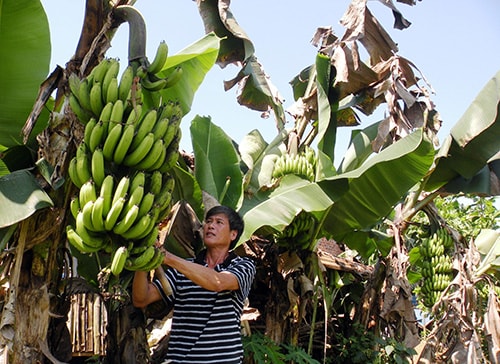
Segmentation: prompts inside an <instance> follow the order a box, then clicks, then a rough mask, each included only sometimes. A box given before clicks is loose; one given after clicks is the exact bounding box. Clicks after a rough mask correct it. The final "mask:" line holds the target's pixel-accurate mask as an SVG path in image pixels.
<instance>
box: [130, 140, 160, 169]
mask: <svg viewBox="0 0 500 364" xmlns="http://www.w3.org/2000/svg"><path fill="white" fill-rule="evenodd" d="M154 138H155V137H154V134H153V133H149V134H147V135H146V136H145V137H144V138H143V139H142V142H141V143H139V144H138V145H137V147H135V148H134V146H133V142H132V145H131V147H130V148H131V152H130V153H129V154H128V155H126V156H125V159H124V160H123V164H124V165H125V166H127V167H133V166H136V165H137V164H138V163H139V162H140V161H141V160H142V159H144V158H145V157H146V155H147V154H148V153H149V151H150V150H151V148H152V147H153V144H154ZM134 140H135V138H134Z"/></svg>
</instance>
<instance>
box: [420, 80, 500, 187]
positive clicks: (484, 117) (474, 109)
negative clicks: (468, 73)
mask: <svg viewBox="0 0 500 364" xmlns="http://www.w3.org/2000/svg"><path fill="white" fill-rule="evenodd" d="M499 111H500V71H499V72H498V73H497V74H496V75H495V76H494V77H493V78H492V79H491V80H490V81H489V82H488V83H487V84H486V85H485V87H484V88H483V89H482V90H481V91H480V92H479V94H478V95H477V97H476V99H475V100H474V101H473V102H472V104H471V105H470V106H469V108H468V109H467V110H466V111H465V113H464V114H463V115H462V117H461V118H460V120H459V121H458V122H457V123H456V124H455V125H454V126H453V128H452V129H451V132H450V135H449V136H448V137H447V138H446V139H445V141H444V142H443V145H442V146H441V148H440V149H439V152H438V154H437V157H436V168H435V169H434V170H433V172H432V174H431V175H430V177H429V179H428V181H427V183H426V186H425V189H426V190H427V191H434V190H436V189H439V188H442V189H443V191H445V192H450V193H458V192H482V193H485V194H490V191H491V190H490V188H489V182H488V181H487V179H489V173H484V170H483V169H484V168H485V166H487V165H488V163H489V162H492V161H493V160H498V154H499V152H500V143H499V140H500V112H499ZM495 156H496V157H495ZM469 181H470V182H472V183H468V182H469ZM481 186H482V187H481Z"/></svg>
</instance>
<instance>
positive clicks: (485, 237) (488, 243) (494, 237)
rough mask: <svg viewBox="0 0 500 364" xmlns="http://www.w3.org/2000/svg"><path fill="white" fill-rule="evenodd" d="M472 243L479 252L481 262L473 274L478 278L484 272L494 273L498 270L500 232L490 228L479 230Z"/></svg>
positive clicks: (499, 262)
mask: <svg viewBox="0 0 500 364" xmlns="http://www.w3.org/2000/svg"><path fill="white" fill-rule="evenodd" d="M474 244H475V245H476V247H477V250H478V251H479V253H480V254H481V263H480V264H479V265H478V267H477V268H476V270H475V272H474V275H475V276H476V277H477V278H479V277H481V275H483V274H485V273H491V274H493V275H495V274H496V273H498V271H499V270H500V232H499V231H495V230H492V229H484V230H481V232H480V233H479V235H478V236H477V237H476V238H475V239H474Z"/></svg>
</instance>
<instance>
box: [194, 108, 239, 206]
mask: <svg viewBox="0 0 500 364" xmlns="http://www.w3.org/2000/svg"><path fill="white" fill-rule="evenodd" d="M190 130H191V142H192V145H193V152H194V159H195V169H194V173H195V178H196V180H197V181H198V183H199V185H200V187H201V189H202V190H203V191H205V192H207V193H208V194H209V195H211V196H212V197H214V198H215V199H216V200H217V201H218V202H219V203H220V204H222V205H227V206H229V207H232V208H233V209H236V210H237V209H238V208H239V206H240V204H241V201H242V199H243V175H242V173H241V169H240V162H241V161H240V157H239V155H238V152H237V151H236V148H235V146H234V144H233V141H232V140H231V138H229V137H228V136H227V134H226V133H225V132H224V131H223V130H222V129H221V128H220V127H218V126H216V125H214V124H213V123H212V122H211V119H210V118H209V117H200V116H196V117H195V118H194V119H193V121H192V122H191V128H190Z"/></svg>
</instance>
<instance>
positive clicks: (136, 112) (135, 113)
mask: <svg viewBox="0 0 500 364" xmlns="http://www.w3.org/2000/svg"><path fill="white" fill-rule="evenodd" d="M141 116H142V105H141V104H137V105H135V107H134V108H133V109H132V110H130V113H129V114H128V116H127V121H126V122H125V124H133V125H137V124H139V121H140V120H141Z"/></svg>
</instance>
